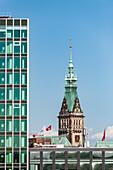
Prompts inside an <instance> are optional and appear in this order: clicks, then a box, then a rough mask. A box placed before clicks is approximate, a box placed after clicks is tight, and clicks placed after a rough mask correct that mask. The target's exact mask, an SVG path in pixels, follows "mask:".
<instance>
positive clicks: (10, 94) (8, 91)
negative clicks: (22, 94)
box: [7, 89, 12, 100]
mask: <svg viewBox="0 0 113 170" xmlns="http://www.w3.org/2000/svg"><path fill="white" fill-rule="evenodd" d="M7 100H12V89H7Z"/></svg>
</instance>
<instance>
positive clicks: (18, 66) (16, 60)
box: [14, 57, 20, 69]
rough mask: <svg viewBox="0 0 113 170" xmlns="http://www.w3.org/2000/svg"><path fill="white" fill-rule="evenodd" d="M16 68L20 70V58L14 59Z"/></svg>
mask: <svg viewBox="0 0 113 170" xmlns="http://www.w3.org/2000/svg"><path fill="white" fill-rule="evenodd" d="M14 68H16V69H18V68H20V57H14Z"/></svg>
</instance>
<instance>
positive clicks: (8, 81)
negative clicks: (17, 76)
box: [7, 73, 13, 84]
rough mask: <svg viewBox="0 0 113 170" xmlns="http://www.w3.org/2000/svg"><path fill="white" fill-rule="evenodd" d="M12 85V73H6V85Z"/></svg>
mask: <svg viewBox="0 0 113 170" xmlns="http://www.w3.org/2000/svg"><path fill="white" fill-rule="evenodd" d="M12 83H13V75H12V73H7V84H12Z"/></svg>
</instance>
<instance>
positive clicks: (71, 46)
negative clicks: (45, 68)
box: [69, 38, 72, 48]
mask: <svg viewBox="0 0 113 170" xmlns="http://www.w3.org/2000/svg"><path fill="white" fill-rule="evenodd" d="M69 40H70V48H72V46H71V38H70V39H69Z"/></svg>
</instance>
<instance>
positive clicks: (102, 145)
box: [95, 141, 113, 148]
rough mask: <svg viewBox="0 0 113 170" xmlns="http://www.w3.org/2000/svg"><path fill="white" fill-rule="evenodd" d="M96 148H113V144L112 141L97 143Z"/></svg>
mask: <svg viewBox="0 0 113 170" xmlns="http://www.w3.org/2000/svg"><path fill="white" fill-rule="evenodd" d="M95 147H96V148H113V142H112V141H110V142H109V141H106V142H104V141H99V142H96V144H95Z"/></svg>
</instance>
